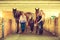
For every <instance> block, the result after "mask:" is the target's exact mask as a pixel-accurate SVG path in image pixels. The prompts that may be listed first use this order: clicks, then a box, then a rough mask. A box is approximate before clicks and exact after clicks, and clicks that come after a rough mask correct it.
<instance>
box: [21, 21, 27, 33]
mask: <svg viewBox="0 0 60 40" xmlns="http://www.w3.org/2000/svg"><path fill="white" fill-rule="evenodd" d="M25 26H26V22H21V31H22V32H24V31H25Z"/></svg>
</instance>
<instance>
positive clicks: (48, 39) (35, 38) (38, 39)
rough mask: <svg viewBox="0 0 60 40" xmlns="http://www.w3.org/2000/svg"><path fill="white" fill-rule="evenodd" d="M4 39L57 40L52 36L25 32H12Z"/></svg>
mask: <svg viewBox="0 0 60 40" xmlns="http://www.w3.org/2000/svg"><path fill="white" fill-rule="evenodd" d="M4 40H57V37H54V36H45V35H32V34H30V35H25V34H14V35H10V36H7V37H6V38H5V39H4Z"/></svg>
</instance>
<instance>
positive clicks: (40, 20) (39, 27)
mask: <svg viewBox="0 0 60 40" xmlns="http://www.w3.org/2000/svg"><path fill="white" fill-rule="evenodd" d="M36 21H37V28H36V33H37V32H38V31H39V34H43V21H44V12H43V11H42V10H41V11H40V13H38V14H37V19H36Z"/></svg>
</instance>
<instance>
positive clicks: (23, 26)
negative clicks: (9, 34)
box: [19, 12, 27, 33]
mask: <svg viewBox="0 0 60 40" xmlns="http://www.w3.org/2000/svg"><path fill="white" fill-rule="evenodd" d="M19 21H20V24H21V31H22V33H23V32H24V31H25V27H26V22H27V20H26V16H25V15H24V13H23V12H22V15H21V16H20V20H19Z"/></svg>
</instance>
